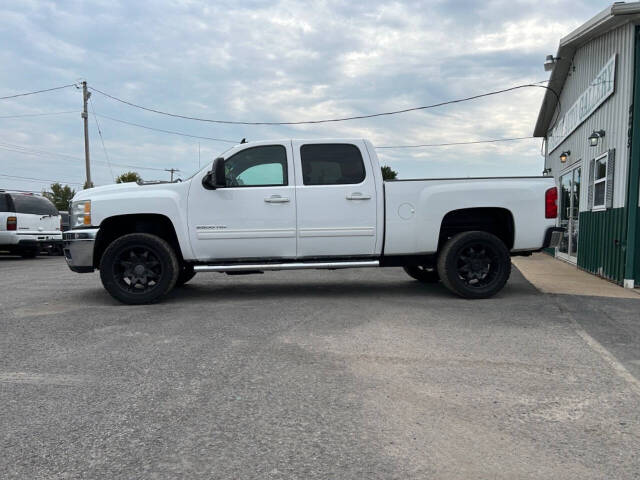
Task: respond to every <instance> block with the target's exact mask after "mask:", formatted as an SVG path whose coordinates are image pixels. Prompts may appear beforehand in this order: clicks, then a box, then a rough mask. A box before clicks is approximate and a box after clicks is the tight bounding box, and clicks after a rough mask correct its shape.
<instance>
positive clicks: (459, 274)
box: [438, 231, 511, 298]
mask: <svg viewBox="0 0 640 480" xmlns="http://www.w3.org/2000/svg"><path fill="white" fill-rule="evenodd" d="M438 273H439V274H440V278H441V279H442V283H444V285H445V286H446V287H447V288H448V289H449V290H451V291H452V292H454V293H456V294H458V295H460V296H461V297H464V298H489V297H491V296H493V295H495V294H496V293H498V292H499V291H500V290H502V288H503V287H504V285H505V283H507V280H508V279H509V275H511V257H510V256H509V250H508V249H507V247H506V245H505V244H504V242H503V241H502V240H500V239H499V238H498V237H496V236H495V235H492V234H490V233H487V232H480V231H473V232H463V233H459V234H457V235H455V236H453V237H452V238H451V239H450V240H449V241H448V242H447V243H446V244H445V246H444V248H443V249H442V251H441V252H440V254H439V256H438Z"/></svg>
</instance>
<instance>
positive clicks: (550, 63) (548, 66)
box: [544, 55, 560, 72]
mask: <svg viewBox="0 0 640 480" xmlns="http://www.w3.org/2000/svg"><path fill="white" fill-rule="evenodd" d="M558 60H560V57H554V56H553V55H547V59H546V60H545V61H544V71H545V72H550V71H551V70H553V67H555V66H556V63H558Z"/></svg>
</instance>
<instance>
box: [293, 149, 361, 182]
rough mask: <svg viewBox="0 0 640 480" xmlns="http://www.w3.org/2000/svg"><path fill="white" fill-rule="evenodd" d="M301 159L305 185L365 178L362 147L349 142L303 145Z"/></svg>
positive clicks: (353, 180) (357, 180)
mask: <svg viewBox="0 0 640 480" xmlns="http://www.w3.org/2000/svg"><path fill="white" fill-rule="evenodd" d="M300 160H301V163H302V181H303V183H304V184H305V185H348V184H355V183H362V182H363V181H364V178H365V168H364V161H363V160H362V155H361V154H360V149H359V148H358V147H356V146H355V145H351V144H348V143H333V144H326V143H323V144H309V145H303V146H302V147H300Z"/></svg>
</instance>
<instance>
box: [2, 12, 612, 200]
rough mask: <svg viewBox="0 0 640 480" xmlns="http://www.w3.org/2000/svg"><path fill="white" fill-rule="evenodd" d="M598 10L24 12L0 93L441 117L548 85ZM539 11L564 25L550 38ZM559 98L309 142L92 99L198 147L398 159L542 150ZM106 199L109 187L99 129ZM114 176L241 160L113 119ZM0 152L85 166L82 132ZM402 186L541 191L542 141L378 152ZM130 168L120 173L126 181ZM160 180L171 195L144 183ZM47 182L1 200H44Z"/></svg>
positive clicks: (40, 137)
mask: <svg viewBox="0 0 640 480" xmlns="http://www.w3.org/2000/svg"><path fill="white" fill-rule="evenodd" d="M600 8H601V4H600V3H599V2H598V3H596V2H583V1H578V2H557V1H552V0H541V1H535V2H534V1H516V2H514V1H487V2H476V1H462V0H453V1H452V0H448V1H444V0H441V1H413V0H407V1H395V2H389V1H379V0H373V1H370V2H342V1H337V0H324V1H319V2H313V3H310V2H302V1H293V0H275V1H272V0H264V1H263V0H234V1H231V0H222V1H217V2H209V1H204V0H203V1H197V0H190V1H175V0H174V1H169V0H165V1H160V0H158V1H151V0H147V1H139V2H125V1H121V2H116V1H112V0H108V1H107V0H104V1H86V2H76V1H72V0H66V1H65V0H60V1H55V2H53V1H50V2H45V1H27V0H25V1H21V2H11V3H9V4H6V5H4V6H3V7H0V42H1V43H2V44H3V45H7V46H10V48H5V49H3V50H2V51H0V61H2V63H3V68H2V69H0V85H2V87H1V88H0V94H11V93H17V92H21V91H26V90H36V89H39V88H47V87H50V86H56V85H61V84H66V83H69V82H73V81H76V80H77V79H79V78H85V79H87V81H88V82H89V84H90V85H94V86H95V87H97V88H99V89H103V90H105V91H107V92H110V93H113V94H115V95H117V96H119V97H122V98H125V99H130V100H132V101H134V102H136V103H139V104H142V105H148V106H152V107H155V108H159V109H162V110H166V111H172V112H178V113H185V114H190V115H194V116H199V117H207V118H221V119H232V120H250V121H251V120H259V121H260V120H266V121H289V120H309V119H317V118H333V117H341V116H350V115H358V114H367V113H375V112H380V111H387V110H396V109H399V108H406V107H412V106H417V105H426V104H430V103H434V102H438V101H442V100H448V99H454V98H459V97H464V96H469V95H474V94H479V93H483V92H486V91H490V90H493V89H499V88H504V87H509V86H512V85H516V84H521V83H526V82H531V81H538V80H542V79H543V78H545V76H546V74H545V73H544V71H543V70H542V62H543V60H544V56H545V55H546V54H548V53H553V52H554V51H555V49H556V47H557V43H558V40H559V38H560V37H561V36H563V35H565V34H566V33H568V32H569V31H570V30H572V29H573V28H575V26H577V25H579V24H580V23H582V22H583V21H585V20H586V19H588V18H589V17H591V16H592V15H594V14H595V13H597V11H598V10H599V9H600ZM540 12H554V14H553V19H554V20H552V21H549V20H548V18H549V17H548V16H546V15H545V16H542V15H541V13H540ZM543 93H544V92H543V91H542V90H540V91H537V90H536V89H531V90H530V91H529V90H527V91H524V90H523V91H518V92H513V93H509V94H505V95H504V96H499V97H491V98H487V99H483V100H477V101H473V102H468V103H464V104H458V105H455V106H450V107H443V108H439V109H434V110H429V111H424V112H415V113H409V114H405V115H398V116H390V117H381V118H375V119H369V120H361V121H353V122H344V123H335V124H323V125H313V126H310V125H306V126H282V127H271V126H255V127H249V126H231V125H213V124H202V123H197V122H191V121H187V120H179V119H172V118H168V117H161V116H157V115H153V114H150V113H145V112H142V111H140V110H135V109H132V108H130V107H127V106H125V105H122V104H118V103H115V102H113V101H111V100H109V99H107V98H104V97H102V96H100V95H99V94H98V93H94V94H93V98H92V99H93V105H94V107H95V110H96V112H97V113H102V114H105V115H110V116H113V117H117V118H121V119H123V120H127V121H130V122H135V123H141V124H146V125H151V126H154V127H157V128H161V129H167V130H179V131H186V132H189V133H192V134H194V135H201V136H211V137H217V138H229V139H240V138H243V137H246V138H248V139H249V140H256V139H266V138H292V137H293V138H301V137H302V138H319V137H332V138H336V137H356V138H362V137H366V138H371V140H372V141H373V142H374V143H377V144H385V145H397V144H412V143H441V142H450V141H451V142H455V141H464V140H477V139H483V138H495V137H512V136H526V135H530V134H531V132H532V130H533V125H534V123H535V119H536V115H537V112H538V108H539V104H540V101H541V98H542V95H543ZM80 108H81V96H80V92H79V91H76V90H75V89H68V90H64V91H58V92H52V93H49V94H42V95H37V96H32V97H24V98H21V99H19V100H18V99H16V100H12V101H5V102H2V103H1V104H0V116H2V115H11V114H22V113H33V112H50V111H66V110H74V109H77V110H78V111H79V110H80ZM90 120H91V123H90V135H91V152H92V160H93V161H94V165H93V172H94V179H95V181H96V183H107V182H109V181H111V174H110V172H109V168H108V167H107V157H106V155H105V154H104V152H103V149H102V144H101V140H100V137H99V136H98V134H97V131H96V128H95V127H96V125H95V120H94V119H93V118H91V119H90ZM100 126H101V130H102V134H103V139H104V142H105V146H106V149H107V152H108V155H109V158H110V160H111V162H112V163H120V164H127V165H140V166H141V167H146V168H162V169H163V168H170V167H176V168H180V169H181V170H182V171H183V172H187V171H190V170H193V169H194V168H197V166H198V159H197V152H198V143H200V153H201V162H204V161H205V159H206V160H207V161H210V160H211V159H212V158H213V157H214V156H215V155H216V154H217V153H219V152H220V151H222V150H224V149H226V148H227V146H226V145H225V144H222V143H216V142H208V141H200V142H199V141H198V140H196V139H188V138H180V137H176V136H172V135H164V134H161V133H157V132H151V131H148V130H143V129H139V128H136V127H131V126H126V125H122V124H117V123H115V122H110V121H108V120H106V119H101V120H100ZM0 142H9V143H14V144H20V145H24V146H28V147H30V148H32V149H38V150H43V151H52V152H57V153H63V154H67V155H72V156H74V157H78V158H82V157H83V155H84V146H83V137H82V123H81V119H80V118H79V116H78V115H75V114H71V115H60V116H54V117H27V118H22V119H11V120H7V119H0ZM380 156H381V158H382V159H383V161H384V162H387V163H389V164H390V165H391V166H393V168H396V169H397V170H398V171H399V173H400V176H401V177H403V178H407V177H427V176H455V175H462V176H464V175H467V174H468V173H469V172H473V174H483V175H500V174H509V175H514V174H538V173H540V171H541V170H542V158H541V157H540V154H539V142H538V141H536V140H525V141H521V142H513V143H506V144H491V145H474V146H456V147H446V148H444V147H443V148H432V149H412V150H397V151H392V150H384V151H380ZM123 170H126V168H120V167H113V172H114V174H116V175H117V174H119V173H121V172H122V171H123ZM140 171H141V173H142V174H143V177H145V178H153V177H158V178H166V177H167V176H166V175H164V174H163V173H162V172H157V171H154V170H140ZM0 173H10V174H14V175H19V176H31V177H38V178H46V179H58V180H69V181H77V180H78V179H81V178H82V177H83V176H84V168H83V162H81V161H78V162H73V161H69V160H61V158H60V157H56V156H53V155H52V156H51V157H46V156H41V155H40V156H35V155H31V156H29V155H23V154H19V153H17V152H12V151H8V150H2V149H0ZM46 186H47V183H46V182H26V181H25V182H18V181H15V182H10V181H8V180H6V179H2V178H0V187H14V188H20V187H22V188H29V189H36V190H37V189H40V188H44V187H46Z"/></svg>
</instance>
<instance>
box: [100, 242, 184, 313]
mask: <svg viewBox="0 0 640 480" xmlns="http://www.w3.org/2000/svg"><path fill="white" fill-rule="evenodd" d="M179 272H180V265H179V263H178V258H177V257H176V253H175V252H174V250H173V248H171V245H169V244H168V243H167V242H166V241H164V240H163V239H161V238H160V237H157V236H156V235H151V234H148V233H131V234H129V235H124V236H122V237H120V238H117V239H116V240H114V241H113V242H112V243H111V244H110V245H109V246H108V247H107V248H106V250H105V251H104V254H103V255H102V259H101V260H100V280H102V285H104V288H105V289H106V290H107V292H109V293H110V294H111V296H112V297H113V298H115V299H116V300H119V301H120V302H122V303H125V304H127V305H140V304H145V303H153V302H156V301H158V300H159V299H160V298H162V297H163V296H164V295H166V294H167V293H169V291H170V290H171V289H172V288H173V286H174V285H175V284H176V280H177V279H178V274H179Z"/></svg>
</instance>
